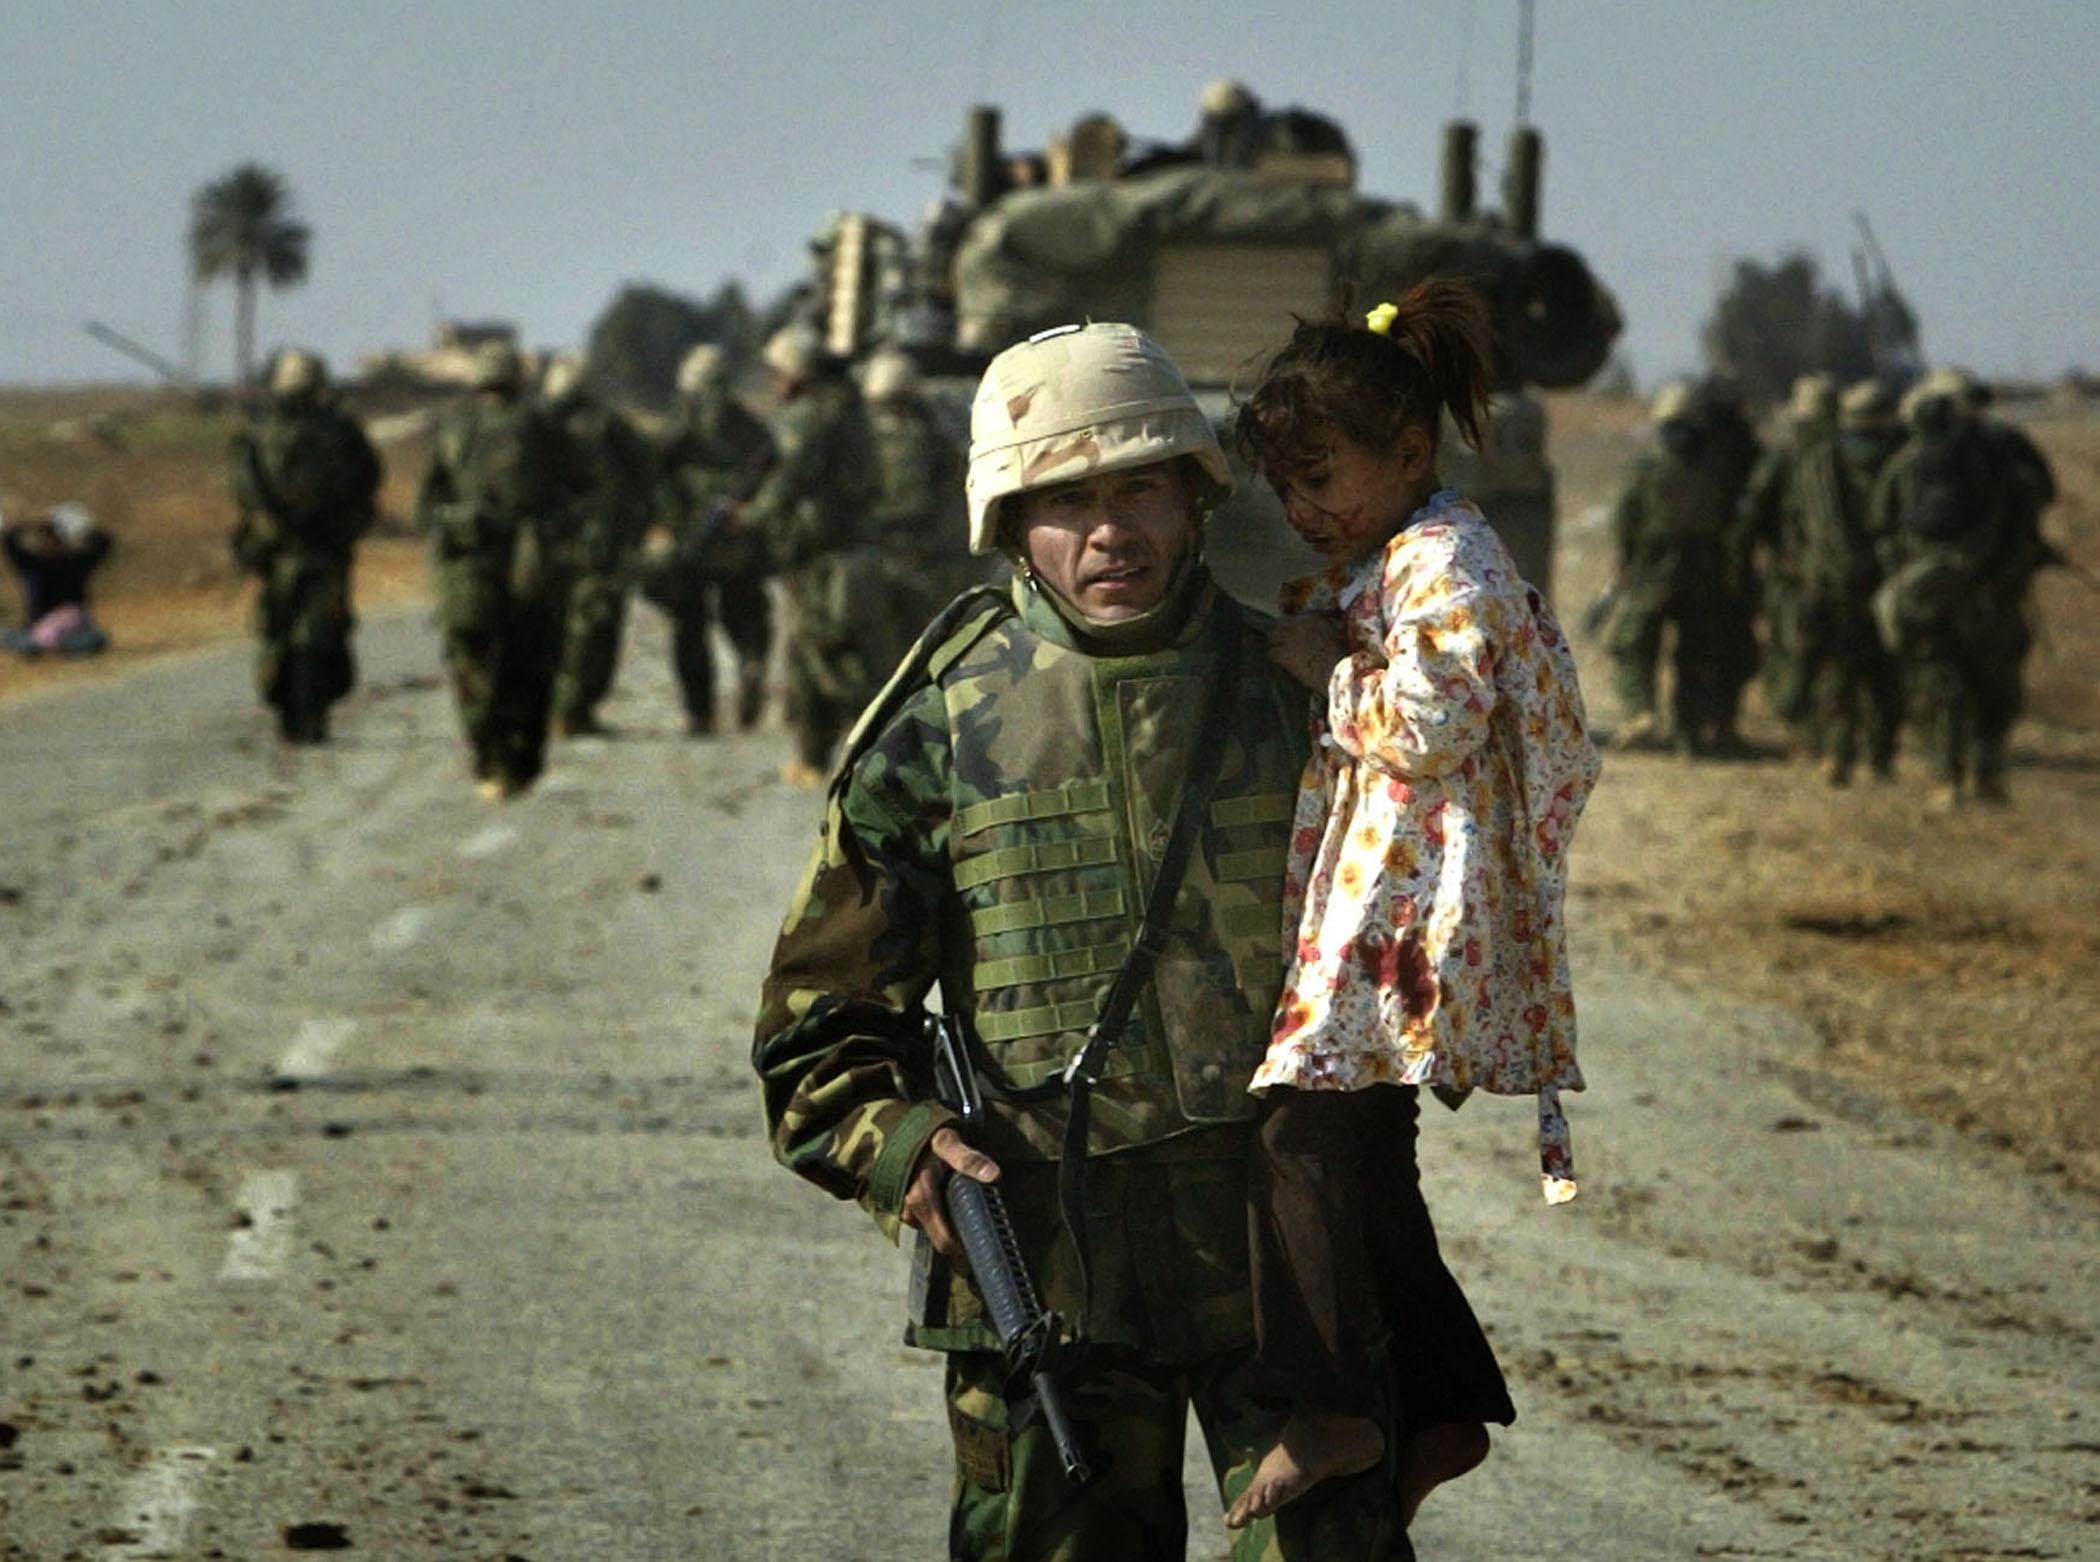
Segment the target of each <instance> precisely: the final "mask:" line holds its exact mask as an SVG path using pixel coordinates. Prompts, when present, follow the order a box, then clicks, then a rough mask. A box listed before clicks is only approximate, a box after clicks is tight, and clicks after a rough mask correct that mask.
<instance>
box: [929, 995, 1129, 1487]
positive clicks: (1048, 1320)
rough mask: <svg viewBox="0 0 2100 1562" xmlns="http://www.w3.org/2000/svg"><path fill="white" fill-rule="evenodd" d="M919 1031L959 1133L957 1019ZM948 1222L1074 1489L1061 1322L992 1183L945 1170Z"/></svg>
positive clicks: (1076, 1453)
mask: <svg viewBox="0 0 2100 1562" xmlns="http://www.w3.org/2000/svg"><path fill="white" fill-rule="evenodd" d="M926 1031H927V1035H928V1037H929V1038H930V1039H931V1040H932V1042H933V1074H934V1088H935V1090H936V1092H937V1093H938V1094H939V1096H940V1098H941V1100H942V1102H943V1103H945V1104H946V1105H948V1106H950V1107H953V1108H954V1109H955V1112H956V1115H957V1116H958V1117H960V1118H961V1119H962V1126H963V1127H964V1128H974V1127H976V1126H977V1125H978V1124H980V1123H982V1122H983V1121H984V1098H983V1097H982V1095H981V1094H980V1093H979V1092H978V1089H977V1074H976V1071H975V1070H974V1069H973V1068H972V1067H971V1065H970V1054H969V1049H968V1045H967V1043H966V1042H965V1040H964V1038H963V1031H962V1022H961V1021H960V1020H958V1019H957V1018H956V1017H955V1016H954V1015H952V1014H929V1015H927V1016H926ZM947 1204H948V1220H949V1223H950V1224H951V1225H953V1226H954V1227H955V1234H956V1235H957V1236H958V1237H959V1238H960V1239H961V1240H962V1245H963V1252H964V1254H965V1255H966V1256H967V1257H968V1258H969V1261H970V1273H971V1274H972V1275H974V1276H975V1277H976V1280H977V1290H978V1292H979V1294H980V1295H982V1296H983V1298H984V1306H985V1311H986V1312H987V1313H988V1314H990V1316H991V1320H992V1328H993V1330H994V1331H995V1332H996V1333H997V1334H998V1336H999V1347H1000V1350H1001V1352H1002V1354H1004V1356H1005V1357H1006V1367H1007V1371H1008V1373H1009V1374H1010V1375H1011V1376H1012V1377H1013V1378H1014V1379H1016V1380H1025V1381H1026V1382H1027V1383H1028V1386H1029V1390H1030V1392H1031V1393H1032V1394H1033V1395H1034V1396H1035V1404H1036V1409H1037V1411H1038V1412H1039V1413H1040V1414H1041V1415H1042V1418H1043V1428H1044V1430H1045V1431H1047V1432H1048V1433H1049V1434H1050V1440H1051V1442H1052V1443H1054V1444H1055V1445H1056V1447H1057V1459H1058V1463H1060V1464H1061V1465H1063V1466H1064V1471H1065V1477H1066V1479H1068V1480H1070V1481H1071V1482H1072V1484H1073V1485H1075V1486H1081V1485H1084V1484H1085V1483H1086V1482H1087V1480H1088V1479H1089V1478H1090V1476H1091V1475H1092V1473H1093V1472H1092V1470H1091V1469H1090V1468H1089V1466H1088V1464H1087V1460H1086V1450H1085V1449H1084V1448H1082V1447H1081V1446H1080V1443H1079V1436H1078V1434H1077V1433H1076V1432H1075V1431H1074V1430H1073V1429H1072V1423H1071V1421H1070V1419H1069V1418H1068V1417H1067V1416H1066V1414H1065V1408H1064V1401H1063V1400H1062V1399H1061V1398H1060V1397H1059V1395H1058V1391H1057V1365H1058V1358H1059V1356H1060V1354H1061V1353H1062V1351H1063V1350H1064V1348H1065V1347H1064V1338H1063V1332H1062V1331H1063V1328H1064V1320H1063V1319H1062V1318H1060V1317H1059V1316H1058V1315H1057V1314H1056V1313H1054V1312H1046V1311H1044V1309H1043V1304H1042V1301H1041V1299H1040V1298H1039V1297H1038V1296H1037V1295H1036V1289H1035V1282H1034V1281H1033V1280H1032V1279H1030V1278H1029V1274H1028V1268H1027V1265H1025V1264H1024V1263H1023V1262H1022V1260H1021V1247H1020V1243H1019V1242H1018V1241H1016V1240H1015V1237H1014V1228H1013V1222H1012V1221H1011V1220H1010V1219H1009V1218H1008V1216H1007V1213H1006V1200H1005V1199H1003V1198H1001V1197H1000V1194H999V1185H998V1184H997V1183H995V1182H979V1181H978V1180H977V1179H976V1178H974V1177H965V1176H963V1175H962V1174H961V1173H959V1172H951V1173H950V1174H949V1177H948V1191H947Z"/></svg>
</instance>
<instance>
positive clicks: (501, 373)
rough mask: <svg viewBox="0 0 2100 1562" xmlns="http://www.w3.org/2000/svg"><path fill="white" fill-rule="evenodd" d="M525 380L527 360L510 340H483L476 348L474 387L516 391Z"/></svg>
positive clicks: (483, 389)
mask: <svg viewBox="0 0 2100 1562" xmlns="http://www.w3.org/2000/svg"><path fill="white" fill-rule="evenodd" d="M524 381H525V360H524V359H523V358H522V357H521V356H519V353H518V349H517V348H516V347H514V346H513V345H512V344H511V343H509V342H483V343H482V344H481V345H480V346H479V347H477V348H475V349H474V375H473V379H472V381H471V383H472V385H473V387H474V389H476V390H481V391H514V390H516V389H517V388H518V387H519V386H520V385H522V384H523V383H524Z"/></svg>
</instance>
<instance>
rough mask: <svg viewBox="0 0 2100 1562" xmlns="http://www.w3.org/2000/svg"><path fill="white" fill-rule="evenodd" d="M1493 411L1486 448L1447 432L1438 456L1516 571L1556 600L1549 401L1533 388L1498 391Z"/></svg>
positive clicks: (1445, 473)
mask: <svg viewBox="0 0 2100 1562" xmlns="http://www.w3.org/2000/svg"><path fill="white" fill-rule="evenodd" d="M1488 413H1489V421H1488V425H1487V428H1486V430H1485V442H1484V448H1482V449H1481V450H1479V451H1475V450H1474V449H1473V448H1472V447H1471V446H1470V445H1468V444H1467V443H1466V442H1465V441H1464V440H1462V439H1458V438H1455V437H1447V438H1445V439H1442V440H1440V441H1439V442H1438V445H1437V460H1438V461H1439V463H1440V464H1441V469H1442V471H1443V474H1444V477H1445V479H1446V480H1447V481H1448V482H1449V484H1450V486H1451V487H1453V488H1456V489H1458V490H1459V491H1460V492H1461V493H1463V494H1464V495H1465V496H1466V497H1467V498H1468V499H1471V500H1472V501H1473V502H1474V503H1475V504H1477V505H1479V506H1480V513H1481V514H1483V515H1485V516H1486V517H1487V518H1488V524H1490V525H1491V526H1493V527H1494V528H1495V534H1496V535H1497V536H1499V537H1500V538H1501V539H1502V543H1503V546H1505V547H1506V548H1508V549H1509V555H1510V557H1511V558H1512V559H1514V560H1515V561H1516V565H1517V573H1518V574H1520V575H1522V576H1523V577H1524V579H1525V580H1527V581H1529V582H1530V583H1531V584H1532V585H1534V586H1536V587H1537V588H1538V591H1539V595H1540V596H1542V597H1544V598H1546V599H1547V600H1548V601H1551V600H1552V597H1553V525H1554V511H1553V505H1554V494H1553V468H1552V467H1551V466H1549V465H1548V464H1547V462H1546V406H1545V403H1544V402H1542V401H1540V400H1539V398H1538V397H1536V396H1534V395H1532V394H1531V393H1530V392H1529V391H1523V390H1516V391H1499V392H1497V393H1496V395H1495V397H1494V400H1493V401H1492V402H1491V403H1490V404H1489V408H1488ZM1450 432H1451V431H1450V430H1449V429H1448V428H1447V429H1446V434H1447V435H1448V434H1450Z"/></svg>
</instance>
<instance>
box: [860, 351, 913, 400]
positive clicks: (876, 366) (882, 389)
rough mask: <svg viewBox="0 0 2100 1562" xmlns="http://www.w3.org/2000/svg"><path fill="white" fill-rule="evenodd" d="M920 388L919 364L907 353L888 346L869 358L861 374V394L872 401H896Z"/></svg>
mask: <svg viewBox="0 0 2100 1562" xmlns="http://www.w3.org/2000/svg"><path fill="white" fill-rule="evenodd" d="M918 388H919V366H918V365H917V364H915V363H913V362H912V361H911V357H910V355H909V354H907V353H901V352H898V351H897V350H896V349H895V348H894V347H886V348H884V349H883V350H882V351H881V352H879V353H877V354H876V355H875V356H874V357H872V358H870V359H869V360H868V368H867V372H866V373H865V374H863V375H862V376H861V384H860V389H861V394H862V395H863V396H865V397H867V398H868V400H870V401H894V400H896V399H897V398H898V397H900V396H909V395H911V394H912V393H913V392H914V391H916V390H917V389H918Z"/></svg>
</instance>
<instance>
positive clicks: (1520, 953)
mask: <svg viewBox="0 0 2100 1562" xmlns="http://www.w3.org/2000/svg"><path fill="white" fill-rule="evenodd" d="M1283 607H1284V611H1285V612H1287V613H1303V612H1339V613H1340V614H1341V616H1342V620H1343V624H1344V627H1345V629H1346V632H1347V634H1348V639H1349V644H1350V646H1351V654H1350V655H1349V656H1348V658H1347V659H1346V660H1344V661H1342V662H1339V663H1337V664H1336V666H1335V670H1334V675H1333V677H1332V678H1331V679H1330V680H1329V683H1328V687H1327V696H1326V699H1325V701H1324V703H1323V702H1320V701H1317V700H1316V701H1315V709H1314V714H1313V729H1314V747H1313V754H1312V758H1311V760H1310V761H1309V762H1308V764H1307V766H1306V770H1305V775H1304V779H1303V780H1302V782H1301V783H1300V786H1299V792H1298V804H1297V813H1296V818H1295V821H1294V824H1293V830H1292V839H1291V849H1290V857H1289V862H1288V867H1287V870H1286V876H1285V881H1284V923H1283V936H1284V939H1285V949H1284V955H1285V965H1286V969H1287V971H1288V973H1289V974H1288V976H1287V978H1286V980H1285V984H1284V989H1283V994H1282V997H1281V998H1280V999H1279V1001H1278V1003H1277V1008H1276V1016H1275V1020H1274V1024H1273V1027H1272V1030H1271V1036H1270V1042H1269V1050H1268V1055H1267V1057H1266V1058H1265V1059H1264V1061H1263V1063H1262V1065H1261V1067H1260V1068H1259V1069H1258V1070H1257V1071H1256V1073H1255V1075H1254V1080H1253V1083H1252V1086H1251V1088H1252V1089H1254V1090H1257V1091H1259V1090H1263V1089H1266V1088H1268V1087H1270V1086H1273V1085H1287V1086H1291V1087H1293V1088H1296V1089H1299V1090H1360V1089H1363V1088H1364V1087H1366V1086H1369V1085H1375V1084H1381V1083H1393V1084H1426V1085H1430V1086H1432V1087H1434V1088H1436V1089H1437V1090H1438V1092H1439V1094H1441V1095H1442V1096H1444V1098H1445V1099H1447V1100H1450V1101H1452V1103H1453V1104H1454V1105H1455V1104H1456V1103H1457V1101H1458V1100H1460V1099H1462V1098H1463V1097H1464V1096H1465V1094H1466V1093H1468V1092H1470V1091H1472V1090H1475V1089H1479V1090H1487V1091H1490V1092H1493V1093H1495V1094H1498V1095H1534V1094H1535V1095H1536V1096H1537V1098H1538V1111H1539V1141H1540V1163H1541V1168H1542V1173H1543V1181H1544V1187H1545V1193H1546V1198H1547V1200H1548V1201H1549V1202H1551V1203H1556V1204H1557V1203H1561V1202H1563V1201H1565V1200H1567V1199H1570V1198H1573V1197H1574V1194H1575V1172H1574V1161H1573V1157H1572V1155H1571V1152H1570V1149H1569V1143H1568V1128H1567V1119H1566V1118H1565V1117H1564V1116H1563V1115H1562V1113H1561V1110H1560V1102H1559V1094H1560V1092H1561V1091H1562V1090H1580V1089H1581V1088H1582V1073H1581V1070H1580V1069H1579V1068H1578V1067H1577V1066H1576V1062H1575V999H1574V992H1573V987H1572V984H1571V981H1570V977H1569V971H1568V949H1567V933H1566V928H1565V925H1564V922H1563V918H1562V901H1563V898H1564V893H1565V888H1566V882H1567V850H1568V845H1569V843H1570V841H1571V839H1572V838H1573V835H1574V831H1575V821H1576V819H1577V817H1578V816H1579V815H1580V814H1581V812H1582V806H1583V804H1584V802H1585V801H1586V800H1587V799H1588V797H1589V794H1590V790H1591V788H1592V787H1593V786H1595V784H1596V780H1597V772H1598V768H1599V766H1598V758H1597V750H1596V748H1595V746H1594V745H1593V744H1592V743H1591V742H1590V739H1589V734H1588V729H1587V721H1586V718H1585V715H1584V711H1583V703H1582V691H1581V689H1580V687H1579V686H1578V684H1577V682H1576V676H1575V663H1574V659H1573V657H1572V656H1571V655H1570V653H1569V650H1568V645H1567V641H1566V638H1565V637H1564V636H1563V635H1562V633H1561V630H1560V626H1559V624H1558V623H1556V622H1555V620H1554V618H1553V615H1552V613H1551V612H1550V611H1549V610H1548V609H1547V607H1546V605H1545V603H1544V602H1543V601H1542V600H1541V599H1540V597H1539V594H1538V593H1537V592H1536V591H1535V590H1533V589H1532V588H1531V587H1530V586H1529V585H1527V584H1526V583H1525V582H1524V581H1523V580H1522V579H1521V578H1520V577H1519V576H1518V574H1517V572H1516V567H1515V565H1514V564H1512V563H1511V562H1510V556H1509V552H1508V550H1507V549H1506V548H1505V547H1504V546H1503V544H1502V540H1501V539H1500V538H1499V537H1497V536H1496V535H1495V532H1494V530H1493V528H1492V527H1490V526H1489V525H1488V523H1487V521H1486V520H1485V519H1484V518H1483V517H1482V515H1481V513H1480V511H1479V510H1477V509H1476V508H1474V506H1473V505H1472V504H1471V503H1470V502H1468V501H1466V500H1463V499H1460V498H1459V497H1458V496H1457V495H1456V494H1455V493H1453V492H1452V491H1451V490H1449V489H1446V490H1443V491H1442V492H1439V493H1437V494H1436V495H1434V496H1433V497H1432V498H1431V499H1430V500H1429V502H1428V503H1427V504H1425V505H1424V506H1423V507H1422V508H1421V509H1420V510H1419V511H1417V512H1416V513H1415V515H1414V516H1413V517H1412V518H1411V519H1410V520H1409V522H1408V524H1407V526H1406V527H1405V528H1403V529H1402V530H1401V532H1400V533H1399V534H1398V535H1397V536H1395V537H1394V538H1393V540H1392V541H1391V542H1389V543H1387V544H1386V546H1385V547H1384V548H1383V549H1382V550H1381V551H1380V552H1379V553H1378V554H1375V555H1373V556H1372V557H1371V558H1369V559H1366V560H1364V561H1362V562H1361V563H1360V564H1357V565H1354V566H1337V567H1335V568H1333V569H1330V570H1328V571H1327V572H1325V573H1324V574H1321V575H1316V576H1313V577H1310V578H1309V579H1307V580H1302V581H1296V582H1293V583H1292V584H1291V585H1290V586H1287V587H1286V588H1285V589H1284V599H1283Z"/></svg>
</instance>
